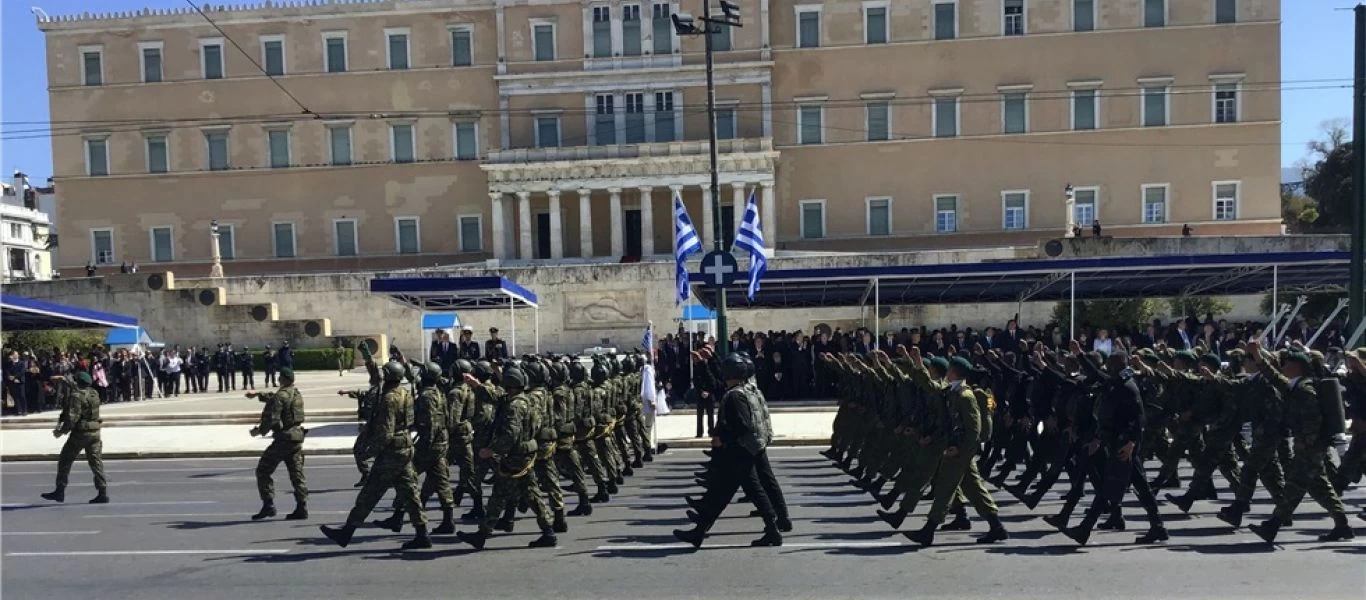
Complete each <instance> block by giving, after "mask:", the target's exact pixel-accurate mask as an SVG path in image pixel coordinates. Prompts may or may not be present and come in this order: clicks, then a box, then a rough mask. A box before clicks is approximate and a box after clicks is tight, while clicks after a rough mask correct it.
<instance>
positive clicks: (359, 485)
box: [351, 473, 370, 487]
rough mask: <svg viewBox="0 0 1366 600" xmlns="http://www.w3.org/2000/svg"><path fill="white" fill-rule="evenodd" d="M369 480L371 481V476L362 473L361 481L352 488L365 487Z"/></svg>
mask: <svg viewBox="0 0 1366 600" xmlns="http://www.w3.org/2000/svg"><path fill="white" fill-rule="evenodd" d="M368 479H370V474H369V473H361V476H360V481H357V482H356V483H355V484H354V485H352V486H351V487H365V482H366V480H368Z"/></svg>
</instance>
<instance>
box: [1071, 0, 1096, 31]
mask: <svg viewBox="0 0 1366 600" xmlns="http://www.w3.org/2000/svg"><path fill="white" fill-rule="evenodd" d="M1095 29H1096V0H1072V31H1095Z"/></svg>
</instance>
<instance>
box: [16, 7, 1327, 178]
mask: <svg viewBox="0 0 1366 600" xmlns="http://www.w3.org/2000/svg"><path fill="white" fill-rule="evenodd" d="M33 5H37V6H39V7H41V8H42V9H44V10H46V11H47V12H48V13H49V14H54V15H57V14H71V13H79V12H82V11H87V10H92V8H93V7H98V10H99V11H101V12H103V11H118V10H134V9H139V8H143V7H152V8H171V7H177V8H179V7H184V6H185V3H184V1H183V0H98V1H97V0H4V1H2V2H0V81H3V82H4V83H3V85H0V121H3V124H0V132H5V131H11V130H24V129H33V128H34V126H32V125H18V124H10V123H11V122H15V121H46V119H47V118H48V107H47V93H46V89H47V77H46V73H47V71H46V68H45V66H44V62H43V56H44V45H43V36H42V34H41V33H40V32H39V31H38V28H37V26H36V25H35V23H34V18H33V15H32V14H30V13H29V6H33ZM1281 6H1282V8H1281V20H1282V27H1281V79H1282V81H1302V80H1324V79H1331V80H1335V81H1333V82H1331V83H1328V84H1289V85H1288V87H1291V88H1296V87H1299V88H1304V87H1322V86H1323V85H1345V84H1347V83H1349V82H1350V81H1351V78H1352V13H1351V12H1348V11H1340V10H1334V9H1336V8H1346V7H1350V6H1352V3H1351V2H1350V0H1282V5H1281ZM1351 99H1352V95H1351V92H1350V90H1349V89H1345V88H1343V89H1298V90H1296V89H1291V90H1284V91H1282V92H1281V118H1282V127H1281V142H1282V144H1283V145H1282V147H1281V163H1282V165H1284V166H1290V165H1293V164H1294V163H1295V162H1296V161H1297V160H1299V159H1300V158H1302V157H1303V156H1304V155H1305V147H1304V144H1305V142H1307V141H1308V140H1311V139H1313V138H1315V137H1317V136H1318V134H1319V124H1320V123H1322V122H1323V121H1325V120H1328V119H1333V118H1345V119H1350V118H1351V116H1352V107H1351ZM19 136H20V134H8V135H5V134H3V133H0V137H19ZM23 137H28V136H23ZM51 156H52V147H51V145H50V144H49V142H48V140H46V139H43V138H36V139H9V140H0V169H2V170H3V171H4V173H5V175H6V176H7V175H8V173H10V172H12V171H13V170H14V169H16V168H17V169H22V170H23V171H24V172H26V173H28V174H29V175H30V176H32V177H33V178H34V179H36V180H37V181H40V182H41V181H43V180H44V179H46V178H47V176H48V175H50V174H51V172H52V165H51V161H52V159H51Z"/></svg>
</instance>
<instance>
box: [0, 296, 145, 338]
mask: <svg viewBox="0 0 1366 600" xmlns="http://www.w3.org/2000/svg"><path fill="white" fill-rule="evenodd" d="M0 323H3V326H4V329H5V331H39V330H47V329H92V328H97V327H137V326H138V320H137V319H136V318H134V317H128V316H124V315H116V314H113V313H107V312H101V311H98V310H90V309H88V308H77V307H75V306H67V305H65V304H57V303H56V302H47V301H45V300H34V299H32V298H24V297H22V296H15V295H13V294H0Z"/></svg>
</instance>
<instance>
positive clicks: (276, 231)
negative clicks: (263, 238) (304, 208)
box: [270, 223, 294, 258]
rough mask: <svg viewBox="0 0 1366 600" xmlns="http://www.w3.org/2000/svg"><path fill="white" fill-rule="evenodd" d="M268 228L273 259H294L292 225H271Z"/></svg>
mask: <svg viewBox="0 0 1366 600" xmlns="http://www.w3.org/2000/svg"><path fill="white" fill-rule="evenodd" d="M270 227H271V233H272V235H271V244H273V245H274V247H275V258H294V224H293V223H272V224H271V226H270Z"/></svg>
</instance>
